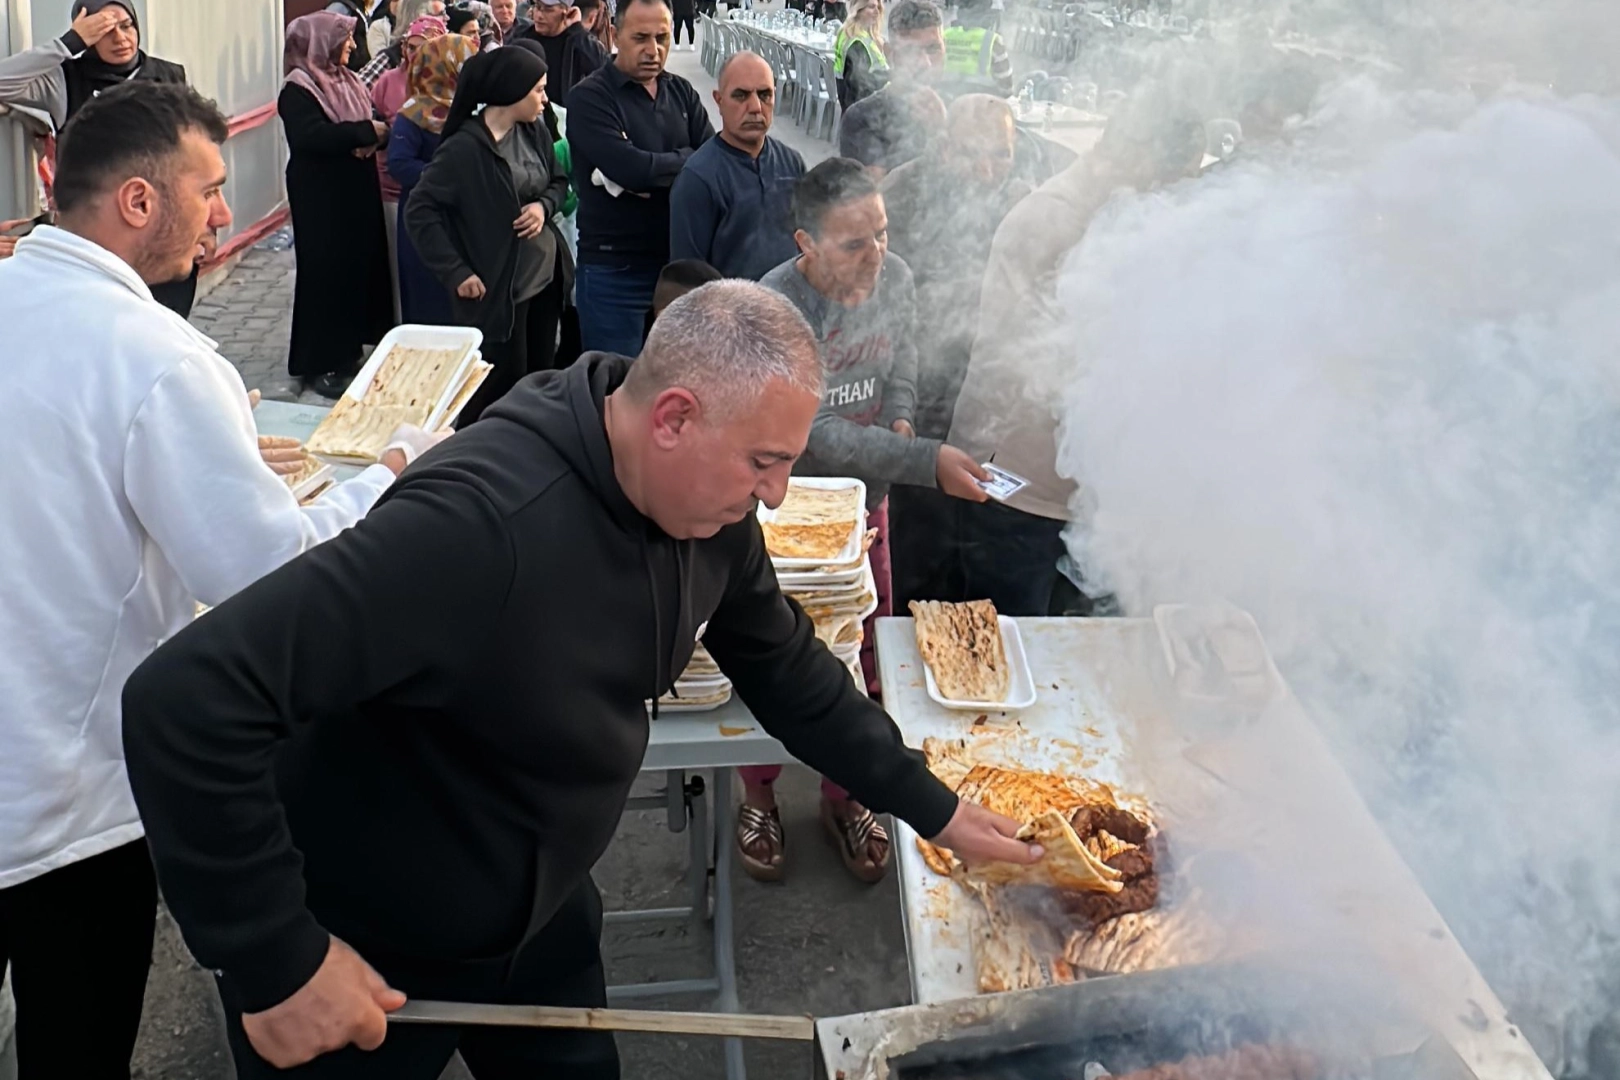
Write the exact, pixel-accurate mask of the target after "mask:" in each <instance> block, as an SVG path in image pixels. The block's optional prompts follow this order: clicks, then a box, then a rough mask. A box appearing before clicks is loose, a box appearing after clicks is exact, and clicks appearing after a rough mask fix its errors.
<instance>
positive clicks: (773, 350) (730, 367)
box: [624, 280, 821, 422]
mask: <svg viewBox="0 0 1620 1080" xmlns="http://www.w3.org/2000/svg"><path fill="white" fill-rule="evenodd" d="M778 383H785V384H786V385H787V386H789V387H791V388H792V389H795V390H802V391H804V392H806V393H810V394H815V395H816V396H817V397H820V396H821V355H820V351H819V349H818V347H817V344H816V335H815V333H814V332H813V331H811V329H810V324H809V323H807V322H805V321H804V316H803V315H801V314H800V313H799V309H798V308H796V307H794V306H793V304H792V303H791V302H790V301H789V300H788V299H787V298H786V297H784V296H782V295H781V294H780V293H776V292H773V291H772V290H770V289H767V288H766V287H765V286H763V285H757V284H755V283H754V282H752V281H737V280H726V281H711V282H710V283H709V284H707V285H704V286H703V287H701V288H698V289H693V290H692V291H691V292H689V293H687V294H686V295H685V296H682V297H680V298H679V299H678V300H675V301H674V302H672V303H671V304H670V305H669V306H668V307H666V308H665V309H664V310H663V311H662V312H661V313H660V314H659V316H658V319H657V321H656V322H654V323H653V328H652V333H651V334H649V335H648V336H647V344H646V345H645V346H643V347H642V350H641V355H640V356H639V357H637V358H636V362H635V363H634V364H632V365H631V366H630V374H629V375H628V376H626V377H625V381H624V390H625V394H626V395H627V396H628V397H629V398H630V399H631V400H632V401H635V402H637V403H639V404H649V403H650V402H651V401H652V400H653V398H655V397H657V396H658V395H659V394H661V393H663V392H664V391H665V390H668V389H670V388H672V387H677V386H678V387H681V388H683V389H686V390H690V391H691V392H692V394H693V395H694V396H695V397H696V398H697V399H698V401H699V402H701V403H702V405H703V408H704V411H705V413H706V414H707V415H708V417H709V418H710V419H711V420H714V421H717V422H724V421H726V420H728V419H730V418H732V417H733V416H736V415H737V414H738V413H741V412H744V411H746V410H747V409H749V408H751V407H752V406H753V405H754V404H755V403H756V402H758V401H759V399H760V397H761V396H763V395H764V394H765V392H766V391H767V390H768V389H770V388H771V387H772V386H773V385H775V384H778Z"/></svg>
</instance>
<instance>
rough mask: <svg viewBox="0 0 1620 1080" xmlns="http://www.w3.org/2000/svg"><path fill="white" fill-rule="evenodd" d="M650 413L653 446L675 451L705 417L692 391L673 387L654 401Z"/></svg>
mask: <svg viewBox="0 0 1620 1080" xmlns="http://www.w3.org/2000/svg"><path fill="white" fill-rule="evenodd" d="M648 412H649V414H650V416H649V419H650V421H651V423H652V441H653V445H654V446H655V447H657V448H658V449H660V450H673V449H675V447H676V446H677V445H678V444H679V443H680V441H681V438H682V436H684V435H686V434H687V433H688V432H689V429H690V428H691V426H692V425H693V424H694V423H696V422H697V420H698V419H699V418H700V417H701V416H702V415H703V406H701V405H700V404H698V399H697V397H696V396H695V395H694V394H693V393H692V391H690V390H687V389H686V388H684V387H680V386H672V387H670V388H669V389H668V390H665V391H663V392H662V393H660V394H659V395H658V396H657V397H656V398H654V399H653V403H652V408H651V409H649V410H648Z"/></svg>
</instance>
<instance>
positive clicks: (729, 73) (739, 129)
mask: <svg viewBox="0 0 1620 1080" xmlns="http://www.w3.org/2000/svg"><path fill="white" fill-rule="evenodd" d="M716 81H717V82H718V84H719V85H718V87H717V88H716V89H715V91H714V103H715V104H716V105H718V106H719V107H720V137H721V138H723V139H725V141H726V142H728V143H730V144H731V145H732V146H735V147H736V148H737V149H739V150H741V151H743V152H744V153H747V154H749V155H751V156H753V157H758V156H759V152H760V151H761V150H762V149H763V148H764V146H765V136H766V135H768V134H770V130H771V121H772V120H773V119H774V118H775V115H776V74H775V73H774V72H773V71H772V70H771V65H770V64H768V63H766V62H765V58H764V57H762V56H760V55H759V54H758V53H751V52H739V53H733V54H732V55H731V56H730V57H728V58H727V60H726V62H725V64H724V65H722V66H721V68H720V74H719V75H718V76H717V79H716Z"/></svg>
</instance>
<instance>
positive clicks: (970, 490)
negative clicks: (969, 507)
mask: <svg viewBox="0 0 1620 1080" xmlns="http://www.w3.org/2000/svg"><path fill="white" fill-rule="evenodd" d="M934 476H935V477H936V478H938V480H939V490H941V491H943V492H944V493H945V494H947V495H954V496H955V497H956V498H958V499H966V500H967V501H968V502H984V501H985V500H986V499H988V498H989V497H990V496H989V495H987V494H985V491H984V488H982V487H980V486H979V484H978V481H980V480H989V479H990V474H989V473H987V472H985V471H984V469H983V468H982V467H981V466H980V465H979V463H978V462H977V461H974V460H973V458H971V457H969V456H968V455H967V454H966V453H964V452H963V451H961V450H958V449H957V448H956V447H954V446H950V445H945V446H941V447H940V448H939V461H938V463H936V464H935V466H934Z"/></svg>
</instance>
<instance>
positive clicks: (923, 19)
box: [889, 0, 945, 36]
mask: <svg viewBox="0 0 1620 1080" xmlns="http://www.w3.org/2000/svg"><path fill="white" fill-rule="evenodd" d="M944 26H945V15H944V13H943V12H942V11H940V10H939V5H938V4H935V3H933V2H932V0H900V2H899V3H898V4H896V5H894V7H892V8H890V9H889V34H890V36H893V35H895V34H911V33H915V32H916V31H918V30H935V29H941V28H943V27H944Z"/></svg>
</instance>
